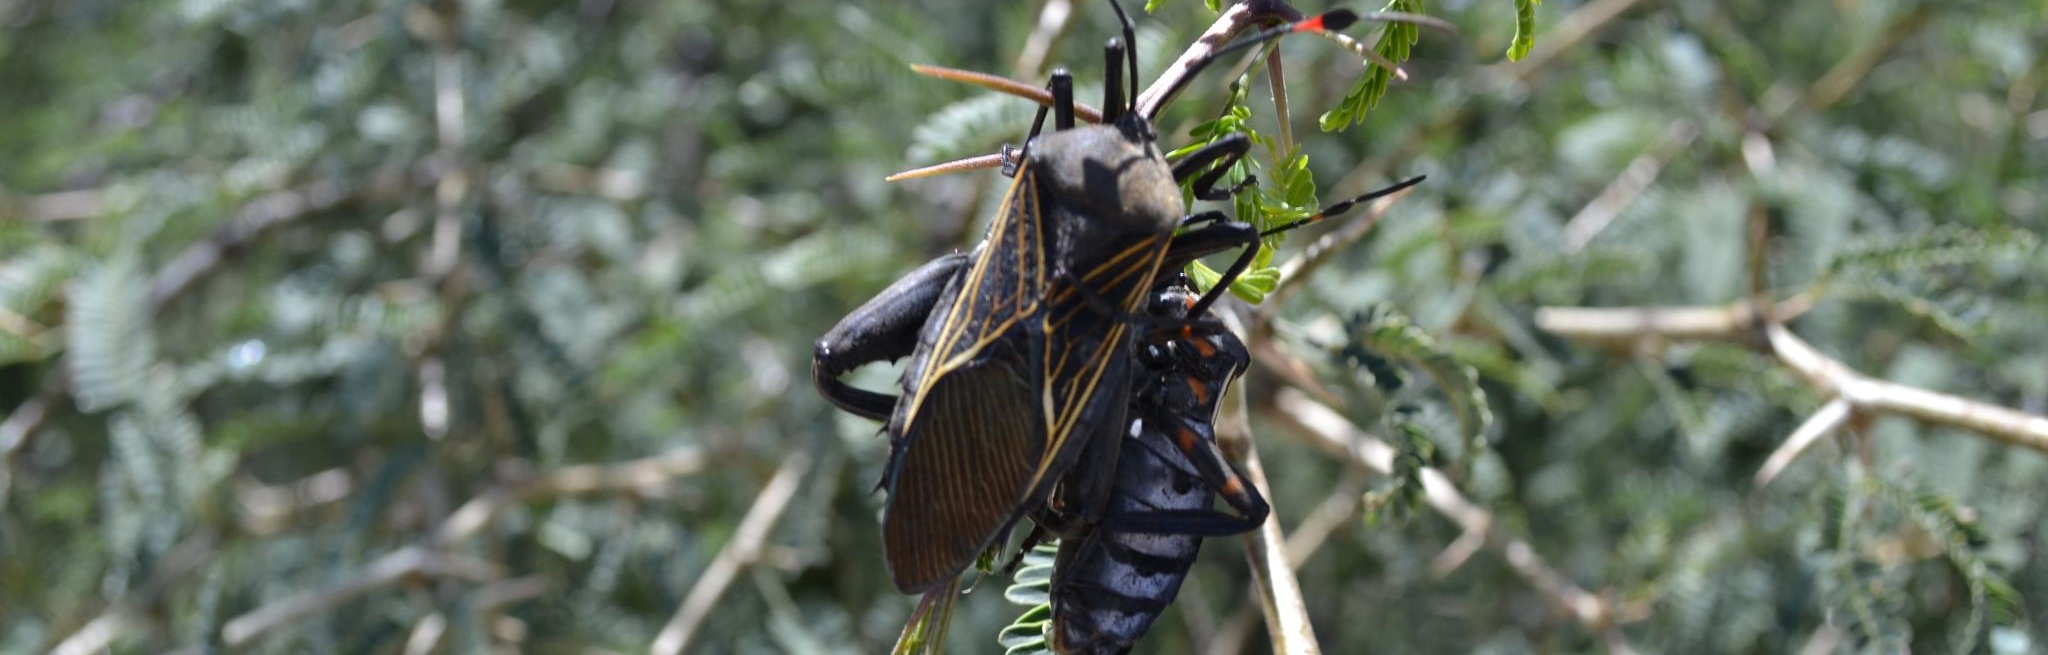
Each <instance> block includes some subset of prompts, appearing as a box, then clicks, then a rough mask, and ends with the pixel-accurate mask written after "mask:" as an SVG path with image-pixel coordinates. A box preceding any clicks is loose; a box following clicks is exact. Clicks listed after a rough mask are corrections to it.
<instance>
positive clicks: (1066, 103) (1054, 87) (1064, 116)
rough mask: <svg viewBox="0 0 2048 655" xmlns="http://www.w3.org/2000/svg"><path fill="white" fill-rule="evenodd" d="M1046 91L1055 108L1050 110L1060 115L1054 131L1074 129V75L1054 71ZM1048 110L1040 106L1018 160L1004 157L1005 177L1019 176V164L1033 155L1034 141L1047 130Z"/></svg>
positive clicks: (1064, 70) (1063, 71)
mask: <svg viewBox="0 0 2048 655" xmlns="http://www.w3.org/2000/svg"><path fill="white" fill-rule="evenodd" d="M1045 90H1046V91H1047V92H1049V93H1051V94H1052V97H1053V102H1052V104H1053V107H1051V108H1050V109H1057V110H1058V115H1057V116H1054V117H1053V129H1055V130H1064V129H1068V128H1071V127H1073V126H1074V75H1073V74H1072V73H1068V72H1067V69H1064V68H1056V69H1053V71H1052V79H1050V80H1047V81H1046V83H1045ZM1048 109H1049V108H1048V107H1045V106H1043V105H1041V106H1039V108H1038V115H1037V116H1035V117H1033V118H1032V119H1031V132H1030V133H1028V134H1025V135H1024V147H1023V148H1022V149H1021V150H1020V151H1019V152H1018V153H1017V158H1016V159H1015V160H1012V159H1010V158H1009V157H1008V156H1007V155H1005V156H1004V157H1003V177H1015V176H1016V175H1017V163H1018V162H1021V161H1023V160H1024V157H1026V156H1027V155H1029V154H1030V153H1031V142H1032V140H1034V139H1037V138H1038V135H1039V133H1040V132H1041V131H1043V130H1044V129H1045V113H1046V111H1047V110H1048Z"/></svg>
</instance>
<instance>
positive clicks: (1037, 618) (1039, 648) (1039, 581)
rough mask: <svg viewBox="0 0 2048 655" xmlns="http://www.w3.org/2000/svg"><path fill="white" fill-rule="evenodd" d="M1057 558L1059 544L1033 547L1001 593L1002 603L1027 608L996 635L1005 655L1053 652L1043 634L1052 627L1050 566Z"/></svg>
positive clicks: (1033, 654) (1044, 544) (1025, 554)
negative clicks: (1011, 582)
mask: <svg viewBox="0 0 2048 655" xmlns="http://www.w3.org/2000/svg"><path fill="white" fill-rule="evenodd" d="M1058 556H1059V543H1058V542H1053V543H1043V544H1038V545H1037V546H1034V547H1032V549H1031V551H1030V552H1027V553H1024V561H1023V563H1022V564H1021V565H1020V566H1019V567H1018V569H1017V573H1016V574H1015V575H1014V576H1012V578H1011V579H1012V580H1013V581H1014V582H1013V584H1011V585H1010V586H1009V588H1007V589H1004V590H1003V598H1004V599H1005V600H1008V601H1010V602H1012V603H1016V604H1018V605H1024V606H1026V607H1027V609H1025V610H1024V613H1023V614H1019V615H1018V616H1017V619H1016V620H1014V621H1011V622H1010V625H1009V626H1007V627H1004V628H1003V629H1002V631H1001V632H999V633H997V634H996V643H997V644H998V645H1001V646H1002V647H1003V652H1004V654H1005V655H1037V654H1039V653H1051V652H1052V645H1051V644H1048V643H1046V640H1045V635H1046V630H1048V629H1050V626H1051V625H1052V566H1053V560H1055V559H1057V558H1058Z"/></svg>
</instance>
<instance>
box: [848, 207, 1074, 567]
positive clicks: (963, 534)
mask: <svg viewBox="0 0 2048 655" xmlns="http://www.w3.org/2000/svg"><path fill="white" fill-rule="evenodd" d="M1031 183H1032V173H1031V170H1030V168H1029V167H1028V166H1027V167H1026V168H1024V169H1023V170H1020V171H1019V172H1018V174H1017V177H1016V178H1015V180H1014V181H1013V182H1012V183H1011V186H1010V190H1009V192H1008V193H1007V194H1006V195H1005V196H1004V202H1003V207H1002V209H1001V210H1000V211H998V212H997V213H996V218H995V223H994V224H993V225H991V226H990V228H989V236H988V240H987V242H986V243H984V244H982V246H981V250H980V253H979V254H978V256H977V257H976V259H975V261H974V264H973V267H972V268H970V269H969V270H968V272H967V274H966V276H965V277H963V278H962V279H961V280H959V284H958V286H957V287H956V288H955V289H954V290H953V292H952V293H950V294H949V295H948V297H947V298H944V299H942V300H941V303H942V304H941V306H940V307H939V308H938V310H936V311H937V312H941V313H939V314H935V315H934V317H933V321H932V322H930V323H928V324H927V325H926V327H925V330H924V332H923V333H922V334H921V335H920V336H919V339H920V341H921V342H922V346H923V347H922V348H921V353H920V354H919V355H918V356H917V357H916V358H915V359H914V360H913V361H912V362H911V365H910V367H909V369H908V370H906V371H905V378H904V387H905V389H907V390H908V391H909V393H908V395H907V396H906V397H905V399H904V402H902V403H899V404H898V405H897V408H896V415H895V417H894V418H893V420H892V426H891V429H890V433H891V434H895V435H898V438H897V442H896V443H895V444H894V447H895V450H894V452H893V453H892V454H891V458H890V469H889V474H888V477H887V478H886V480H885V484H886V485H887V486H888V487H889V501H888V510H887V513H886V514H885V515H884V517H883V520H882V539H883V547H884V554H885V555H886V558H887V559H888V562H889V571H890V574H891V575H892V577H893V578H894V581H895V583H896V587H897V588H898V589H901V590H903V591H905V592H908V593H919V592H924V591H928V590H930V589H932V588H933V587H935V586H937V585H939V584H941V583H944V582H946V581H948V580H950V579H952V578H953V577H954V576H955V575H957V574H958V573H959V572H960V570H961V569H963V568H965V567H966V566H967V564H968V563H970V562H972V561H974V558H975V557H976V556H978V555H979V554H980V553H981V551H982V550H984V549H986V548H987V547H988V545H989V543H991V542H992V541H993V540H994V539H995V538H996V536H997V535H998V534H999V533H1000V532H1001V531H1002V530H1003V528H1004V527H1006V526H1008V525H1010V524H1011V523H1012V522H1013V521H1015V520H1016V517H1017V516H1018V515H1019V514H1020V512H1021V509H1020V508H1021V507H1022V506H1023V505H1024V504H1025V503H1026V502H1027V500H1028V498H1029V497H1030V495H1031V493H1032V491H1033V488H1034V485H1035V480H1036V478H1037V477H1038V476H1039V475H1040V472H1039V468H1040V466H1041V461H1042V460H1044V459H1045V458H1046V456H1047V450H1046V441H1047V439H1046V429H1045V423H1044V420H1043V418H1042V416H1043V414H1042V412H1041V411H1040V409H1039V403H1040V397H1041V393H1040V390H1041V389H1042V388H1043V384H1042V381H1041V377H1040V376H1041V374H1040V367H1039V366H1038V365H1037V363H1036V362H1037V360H1038V359H1039V357H1040V355H1039V353H1040V352H1041V351H1042V350H1043V343H1044V337H1043V335H1042V333H1040V332H1039V325H1038V324H1037V321H1036V320H1033V319H1035V318H1036V317H1037V315H1038V314H1039V313H1040V311H1041V308H1042V302H1041V299H1042V298H1043V296H1044V284H1043V280H1044V279H1045V266H1044V261H1045V252H1044V250H1045V248H1044V244H1045V241H1044V238H1043V235H1042V221H1041V220H1040V217H1039V203H1038V198H1037V194H1035V193H1032V192H1031Z"/></svg>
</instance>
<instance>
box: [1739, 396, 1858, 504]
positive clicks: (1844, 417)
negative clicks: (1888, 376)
mask: <svg viewBox="0 0 2048 655" xmlns="http://www.w3.org/2000/svg"><path fill="white" fill-rule="evenodd" d="M1848 422H1849V401H1847V400H1843V399H1841V398H1836V399H1834V400H1830V401H1828V404H1826V405H1822V406H1821V408H1820V411H1817V412H1814V413H1813V416H1811V417H1808V418H1807V419H1806V421H1805V422H1803V423H1800V424H1799V428H1798V429H1796V430H1793V431H1792V436H1790V437H1786V438H1785V443H1784V444H1783V445H1780V446H1778V449H1777V450H1775V451H1772V452H1771V456H1770V458H1768V459H1765V460H1764V465H1763V467H1762V468H1759V469H1757V472H1756V486H1759V487H1761V486H1764V485H1767V484H1770V483H1771V480H1773V479H1775V478H1777V477H1778V474H1779V473H1782V472H1784V471H1785V467H1787V466H1791V465H1792V460H1795V459H1798V458H1799V455H1800V454H1801V453H1804V452H1806V450H1807V449H1808V448H1812V447H1813V445H1814V444H1816V443H1820V440H1821V439H1822V438H1824V437H1826V436H1828V435H1830V434H1834V433H1835V430H1837V429H1840V428H1841V427H1842V425H1843V424H1844V423H1848Z"/></svg>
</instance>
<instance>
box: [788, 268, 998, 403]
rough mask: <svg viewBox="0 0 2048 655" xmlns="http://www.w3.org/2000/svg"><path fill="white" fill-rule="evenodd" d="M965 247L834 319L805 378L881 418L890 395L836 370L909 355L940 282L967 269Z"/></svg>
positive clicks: (892, 399) (828, 395)
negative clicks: (856, 384) (858, 384)
mask: <svg viewBox="0 0 2048 655" xmlns="http://www.w3.org/2000/svg"><path fill="white" fill-rule="evenodd" d="M967 257H968V256H967V253H954V254H951V255H946V256H944V257H940V258H938V259H934V260H932V261H931V262H930V263H927V264H925V265H924V266H920V267H918V269H917V270H915V271H911V272H910V274H909V275H905V276H903V278H902V279H899V280H897V281H896V282H895V283H894V284H891V285H889V288H887V289H883V290H882V292H881V293H880V294H877V295H876V296H875V297H874V298H873V299H871V300H869V301H868V302H867V304H864V305H861V306H860V308H858V309H855V310H853V313H851V314H847V315H846V318H843V319H840V320H839V324H838V325H835V326H833V327H832V331H831V332H827V333H825V336H823V337H820V338H819V339H818V343H817V347H816V350H815V351H814V352H813V353H812V358H811V382H812V384H815V385H817V387H818V393H820V394H822V395H824V396H825V399H826V400H828V401H831V402H832V404H833V405H837V406H838V407H839V408H840V409H843V410H846V411H847V412H848V413H851V414H854V415H856V416H861V417H865V418H870V419H874V420H877V421H886V420H888V419H889V415H890V413H892V412H894V411H895V408H896V396H892V395H889V394H882V393H875V392H873V391H867V390H864V389H856V388H854V387H852V386H849V385H847V384H846V383H843V382H840V381H839V376H841V375H844V374H845V373H846V372H847V371H851V370H853V369H856V368H859V367H860V366H861V365H863V364H867V363H869V362H880V361H889V360H894V359H900V358H902V357H906V356H909V355H910V354H911V353H912V352H915V351H916V350H917V333H918V331H919V330H920V329H923V327H924V323H925V319H927V318H930V317H931V313H932V309H933V308H934V307H935V306H937V305H938V303H939V298H940V297H941V296H942V295H944V294H945V291H946V287H947V286H948V285H951V284H956V283H957V281H956V278H958V277H959V276H960V275H961V274H962V273H965V272H966V271H967V264H968V258H967Z"/></svg>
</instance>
